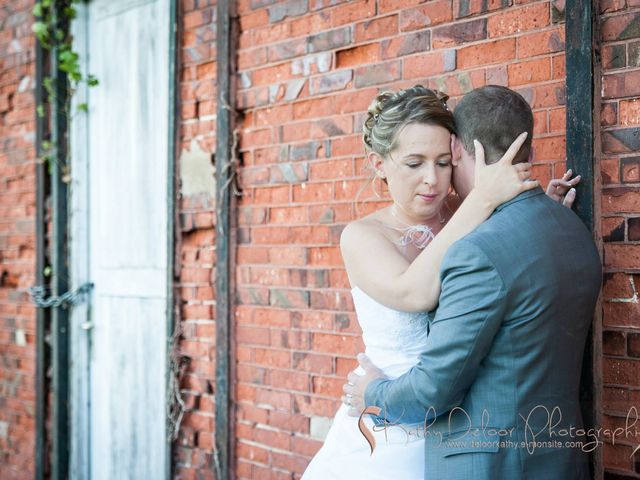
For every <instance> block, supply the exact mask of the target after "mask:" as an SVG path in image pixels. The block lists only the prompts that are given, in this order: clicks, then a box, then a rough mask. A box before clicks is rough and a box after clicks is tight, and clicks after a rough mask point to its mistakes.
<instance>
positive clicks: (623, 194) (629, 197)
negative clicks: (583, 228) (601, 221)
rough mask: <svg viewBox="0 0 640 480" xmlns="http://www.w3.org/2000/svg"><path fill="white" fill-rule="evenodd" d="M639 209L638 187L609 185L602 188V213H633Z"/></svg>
mask: <svg viewBox="0 0 640 480" xmlns="http://www.w3.org/2000/svg"><path fill="white" fill-rule="evenodd" d="M637 211H640V189H638V188H635V187H610V188H604V189H603V190H602V213H634V212H637Z"/></svg>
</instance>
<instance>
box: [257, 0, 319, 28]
mask: <svg viewBox="0 0 640 480" xmlns="http://www.w3.org/2000/svg"><path fill="white" fill-rule="evenodd" d="M308 3H309V2H308V1H307V0H289V1H287V2H282V3H278V4H276V5H272V6H270V7H268V8H267V11H268V12H269V23H276V22H280V21H282V20H284V19H285V18H288V17H299V16H300V15H304V14H305V13H306V12H307V10H308Z"/></svg>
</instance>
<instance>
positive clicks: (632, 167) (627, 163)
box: [620, 157, 640, 183]
mask: <svg viewBox="0 0 640 480" xmlns="http://www.w3.org/2000/svg"><path fill="white" fill-rule="evenodd" d="M620 167H621V171H622V183H639V182H640V157H626V158H623V159H622V160H621V161H620Z"/></svg>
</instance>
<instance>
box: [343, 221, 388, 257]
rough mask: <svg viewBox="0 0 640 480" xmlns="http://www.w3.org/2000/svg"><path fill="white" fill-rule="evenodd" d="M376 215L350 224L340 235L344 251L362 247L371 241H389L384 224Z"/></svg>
mask: <svg viewBox="0 0 640 480" xmlns="http://www.w3.org/2000/svg"><path fill="white" fill-rule="evenodd" d="M376 213H377V212H374V213H373V214H370V215H367V216H366V217H363V218H359V219H357V220H354V221H352V222H349V223H348V224H347V225H346V226H345V227H344V229H343V230H342V234H341V235H340V246H341V247H342V248H343V249H344V248H345V247H349V246H351V245H355V246H357V245H362V243H363V242H364V241H367V240H370V239H375V240H378V241H382V240H387V235H385V228H384V224H383V222H382V221H381V219H380V216H379V215H376Z"/></svg>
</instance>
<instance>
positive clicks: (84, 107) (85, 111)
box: [78, 103, 89, 113]
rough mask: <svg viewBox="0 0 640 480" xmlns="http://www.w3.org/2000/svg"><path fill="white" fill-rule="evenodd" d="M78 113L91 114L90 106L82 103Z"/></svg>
mask: <svg viewBox="0 0 640 480" xmlns="http://www.w3.org/2000/svg"><path fill="white" fill-rule="evenodd" d="M78 111H80V112H84V113H89V105H88V104H86V103H81V104H79V105H78Z"/></svg>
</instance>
